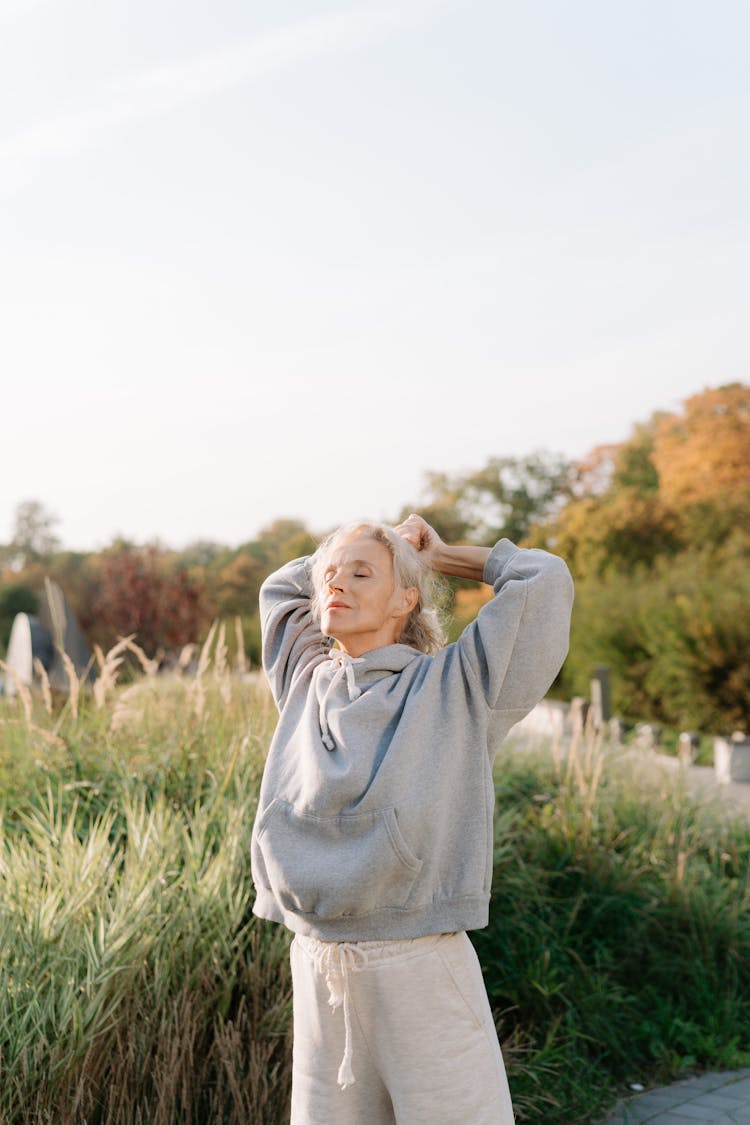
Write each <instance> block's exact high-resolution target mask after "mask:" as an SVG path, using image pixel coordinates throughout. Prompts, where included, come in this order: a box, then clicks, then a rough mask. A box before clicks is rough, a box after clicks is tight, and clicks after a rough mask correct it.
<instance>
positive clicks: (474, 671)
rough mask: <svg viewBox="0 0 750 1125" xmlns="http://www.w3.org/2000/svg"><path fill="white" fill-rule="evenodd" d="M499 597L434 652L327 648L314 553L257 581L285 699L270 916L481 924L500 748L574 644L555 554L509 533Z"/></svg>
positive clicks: (276, 741)
mask: <svg viewBox="0 0 750 1125" xmlns="http://www.w3.org/2000/svg"><path fill="white" fill-rule="evenodd" d="M484 578H485V581H486V582H488V583H490V584H491V585H492V586H493V588H494V597H493V599H492V600H491V601H490V602H488V603H487V604H486V605H485V606H483V607H482V609H481V610H480V612H479V615H478V617H477V618H476V620H475V621H473V622H472V623H471V624H470V625H469V626H467V628H466V629H465V630H464V632H463V633H462V634H461V637H460V638H459V640H458V641H457V642H456V643H455V644H450V645H447V646H446V648H444V649H442V650H441V651H440V652H439V653H437V655H435V656H427V655H425V654H424V653H421V652H418V651H417V650H416V649H413V648H411V647H409V646H408V645H402V644H394V645H387V646H385V647H383V648H378V649H373V650H372V651H371V652H368V653H366V654H365V655H364V656H362V657H359V658H358V659H352V658H351V657H349V656H347V655H345V654H344V653H342V652H339V651H337V650H335V649H334V650H330V649H329V647H328V644H327V641H326V639H325V638H324V637H323V636H322V634H321V632H320V629H319V627H318V625H317V623H316V622H315V621H313V619H312V616H311V612H310V594H311V586H310V560H309V559H298V560H296V561H295V562H291V563H288V564H287V565H286V566H284V567H282V568H281V570H279V571H277V572H276V574H273V575H271V577H270V578H268V579H267V581H266V582H265V583H264V585H263V588H262V590H261V597H260V604H261V619H262V626H263V664H264V668H265V670H266V674H267V676H268V680H269V683H270V686H271V691H272V692H273V696H274V699H275V700H276V703H277V706H278V708H279V711H280V717H279V723H278V726H277V729H276V733H275V735H274V738H273V741H272V743H271V747H270V750H269V753H268V759H267V761H266V766H265V771H264V774H263V781H262V784H261V789H260V798H259V804H258V814H257V817H256V821H255V827H254V830H253V841H252V872H253V879H254V882H255V889H256V899H255V905H254V908H253V909H254V912H255V913H256V914H257V915H259V916H260V917H261V918H269V919H272V920H273V921H275V922H283V923H284V924H285V925H286V926H287V927H288V928H289V929H290V930H293V931H294V932H296V933H300V934H308V935H311V936H313V937H317V938H320V939H322V940H324V941H375V940H387V939H397V938H411V937H421V936H423V935H425V934H432V933H443V932H451V931H456V930H468V929H477V928H479V927H481V926H485V925H486V924H487V920H488V908H489V897H490V884H491V880H492V845H493V836H492V819H493V810H494V800H495V795H494V786H493V780H492V762H493V758H494V755H495V752H496V750H497V748H498V746H499V744H500V742H501V741H502V739H503V738H504V737H505V735H506V734H507V733H508V730H509V729H510V727H511V726H512V725H513V724H514V723H516V722H518V720H519V719H521V718H522V717H523V716H524V715H525V714H526V713H527V712H528V711H530V710H531V708H532V707H533V706H534V705H535V704H536V703H537V702H538V701H539V700H540V699H541V698H542V697H543V695H544V694H545V692H546V691H547V689H548V688H549V686H550V684H551V683H552V681H553V679H554V677H555V676H556V674H557V672H558V670H559V668H560V666H561V664H562V662H563V660H564V658H565V654H566V652H567V647H568V629H569V623H570V610H571V605H572V600H573V584H572V581H571V578H570V575H569V573H568V569H567V567H566V566H565V563H564V562H563V561H562V559H560V558H557V556H555V555H550V554H548V553H547V552H545V551H539V550H521V549H520V548H518V547H516V546H514V545H513V544H512V543H511V542H509V541H508V540H507V539H502V540H501V541H500V542H499V543H498V544H496V546H495V547H494V548H493V549H492V552H491V553H490V556H489V558H488V560H487V564H486V566H485V572H484Z"/></svg>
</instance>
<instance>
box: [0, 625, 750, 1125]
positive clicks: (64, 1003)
mask: <svg viewBox="0 0 750 1125" xmlns="http://www.w3.org/2000/svg"><path fill="white" fill-rule="evenodd" d="M131 641H132V639H131ZM127 650H128V645H127V644H126V645H124V647H123V648H121V649H119V650H117V651H116V652H114V655H113V653H112V651H111V652H110V653H109V654H106V655H105V654H101V658H100V660H99V664H100V668H101V669H102V670H103V669H104V668H105V667H107V666H108V671H107V674H106V682H105V684H104V686H103V687H102V688H100V690H99V692H98V694H97V695H96V696H94V694H93V693H91V692H89V691H87V690H80V691H75V689H74V692H72V693H71V695H73V694H74V695H75V706H74V705H73V703H72V701H71V697H70V696H69V697H68V698H67V699H66V700H59V699H58V700H55V701H54V705H53V706H51V707H50V706H49V699H48V698H47V697H46V693H45V694H42V693H40V694H39V695H37V694H34V695H33V696H28V697H24V698H19V697H16V698H14V699H5V700H4V701H2V703H1V704H0V1125H16V1123H18V1125H31V1123H32V1122H34V1123H43V1122H45V1123H46V1122H50V1123H52V1122H55V1123H62V1125H74V1123H75V1125H114V1123H118V1125H147V1123H148V1125H167V1123H170V1125H171V1123H173V1122H177V1121H179V1122H181V1123H183V1122H184V1123H186V1125H198V1123H199V1122H200V1123H204V1122H212V1123H213V1122H217V1123H223V1122H226V1123H237V1125H239V1123H240V1122H242V1123H243V1125H245V1123H248V1122H252V1123H260V1125H266V1123H268V1125H279V1123H280V1122H283V1121H285V1120H287V1119H288V1096H289V1081H290V1031H289V1027H290V1018H289V1017H290V1004H291V987H290V979H289V968H288V957H287V951H288V935H286V934H285V932H284V931H283V930H282V929H281V928H280V927H274V926H267V925H265V924H262V923H260V922H259V921H258V920H257V919H255V918H254V917H253V915H252V913H251V906H252V898H253V889H252V885H251V882H250V873H249V854H250V834H251V830H252V822H253V817H254V814H255V807H256V800H257V793H258V785H259V781H260V775H261V771H262V765H263V760H264V756H265V750H266V747H267V745H268V741H269V739H270V735H271V732H272V727H273V723H274V720H275V714H274V711H273V708H272V705H271V703H270V700H269V697H268V695H267V693H266V692H265V691H263V690H262V689H260V688H259V687H256V686H254V685H253V684H251V683H247V682H246V681H244V680H240V679H239V678H237V677H233V676H232V675H231V674H230V670H229V668H228V665H227V654H226V642H225V637H224V634H223V632H222V631H221V630H220V629H218V628H217V629H216V630H214V631H213V633H212V635H211V638H210V640H209V642H207V645H206V646H204V648H203V650H202V652H201V654H200V659H199V661H198V678H197V680H196V679H193V680H183V679H181V678H180V677H179V676H176V677H174V678H173V679H163V678H161V677H158V676H155V675H154V674H153V669H152V668H149V667H147V666H146V664H144V662H143V660H141V661H140V663H141V666H142V669H143V672H144V675H142V676H141V677H140V678H138V679H136V680H135V681H134V682H133V683H131V684H129V685H127V686H119V685H118V683H117V678H118V672H119V668H120V663H118V660H119V657H120V656H122V655H123V654H124V652H125V651H127ZM130 651H132V648H131V649H130ZM135 655H136V656H137V655H138V654H137V653H136V654H135ZM139 659H140V658H139ZM496 781H497V796H498V812H497V823H496V845H495V879H494V887H493V897H492V910H491V921H490V925H489V927H488V928H487V929H486V930H484V931H480V932H477V933H474V934H473V935H472V938H473V940H474V942H475V945H476V947H477V949H478V951H479V954H480V959H481V962H482V965H483V969H484V973H485V978H486V982H487V986H488V991H489V993H490V997H491V1000H492V1003H493V1006H494V1009H495V1014H496V1017H497V1024H498V1031H499V1034H500V1036H501V1039H502V1041H503V1045H504V1050H505V1054H506V1061H507V1064H508V1072H509V1078H510V1083H511V1090H512V1094H513V1098H514V1104H515V1107H516V1113H517V1118H518V1120H519V1122H545V1123H549V1125H575V1123H577V1122H581V1123H584V1122H590V1121H596V1120H597V1119H598V1117H600V1116H601V1114H602V1113H603V1112H604V1110H605V1109H606V1107H607V1105H608V1104H609V1103H610V1102H611V1101H613V1100H614V1098H615V1096H616V1092H617V1090H618V1088H619V1087H621V1086H623V1085H625V1084H627V1083H628V1082H633V1081H639V1082H642V1083H647V1082H649V1081H650V1080H656V1079H663V1078H666V1077H669V1076H671V1075H674V1074H677V1073H680V1072H683V1071H684V1070H686V1069H691V1068H694V1067H702V1066H721V1065H728V1066H734V1065H737V1064H738V1063H740V1062H746V1061H748V1060H747V1055H746V1054H745V1051H746V1045H747V1044H748V1043H750V910H749V909H748V907H749V905H750V902H749V894H748V888H749V876H748V871H749V870H750V862H749V861H750V832H749V831H748V828H747V826H746V825H745V824H744V823H736V822H731V821H729V820H727V818H726V816H725V815H724V811H723V810H722V809H721V808H719V807H716V806H707V805H706V806H699V805H696V804H695V803H694V802H691V800H690V799H689V798H688V796H687V795H686V793H685V792H684V790H683V788H682V787H681V786H680V784H679V780H676V779H675V775H674V774H661V773H659V772H658V770H656V769H655V767H654V766H653V765H652V764H650V759H649V758H648V757H647V756H644V755H640V756H639V755H628V754H623V753H621V752H617V751H614V750H611V749H609V748H607V747H606V746H604V745H602V744H601V742H600V740H598V739H597V738H596V737H595V736H593V735H584V736H583V737H581V738H580V739H579V740H577V741H574V742H573V744H572V745H570V746H566V747H541V748H538V749H537V750H529V749H523V750H522V749H518V748H514V747H513V745H512V744H509V745H508V747H507V748H506V749H504V750H502V751H501V754H500V756H499V758H498V765H497V771H496Z"/></svg>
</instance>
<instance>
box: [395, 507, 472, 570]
mask: <svg viewBox="0 0 750 1125" xmlns="http://www.w3.org/2000/svg"><path fill="white" fill-rule="evenodd" d="M394 531H396V532H397V533H398V534H399V535H403V537H404V539H406V541H407V542H408V543H411V545H412V547H413V548H414V549H415V551H419V552H420V554H423V555H424V556H425V562H426V563H427V565H428V566H429V567H430V569H431V570H436V571H437V572H438V574H452V575H454V576H455V577H456V578H471V579H472V580H473V581H475V582H482V581H484V566H485V563H486V562H487V558H488V556H489V553H490V551H489V547H470V546H459V547H450V546H448V544H447V543H444V542H443V540H442V539H441V538H440V536H439V535H438V533H437V532H436V531H435V528H434V527H430V525H429V524H428V522H427V520H423V519H422V517H421V516H418V515H417V514H416V513H415V512H412V514H411V515H410V516H407V517H406V519H405V520H404V522H403V523H400V524H399V525H398V527H395V528H394Z"/></svg>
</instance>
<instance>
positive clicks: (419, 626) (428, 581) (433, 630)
mask: <svg viewBox="0 0 750 1125" xmlns="http://www.w3.org/2000/svg"><path fill="white" fill-rule="evenodd" d="M344 539H374V540H375V541H376V542H378V543H382V544H383V546H385V547H387V548H388V550H389V551H390V553H391V558H392V559H393V576H394V578H395V580H396V585H397V586H398V587H400V588H401V589H408V588H409V587H412V586H413V587H416V589H417V591H418V594H419V596H418V598H417V604H416V605H415V607H414V609H413V610H412V611H411V613H410V614H409V616H408V617H407V618H406V621H405V622H404V627H403V629H402V631H401V636H400V637H399V638H398V640H399V643H400V644H403V645H411V646H412V648H416V649H419V651H420V652H426V653H428V654H432V653H434V652H438V651H439V649H441V648H442V647H443V645H444V644H445V639H446V638H445V631H444V629H443V626H442V624H441V621H440V615H439V613H438V609H437V608H436V603H437V601H438V599H439V590H440V586H441V583H440V579H439V577H438V575H436V574H435V572H434V571H433V570H431V569H430V567H429V566H427V564H426V563H425V561H424V559H423V557H422V555H420V553H419V551H416V550H415V549H414V547H413V546H412V545H411V543H409V542H407V540H406V539H404V537H403V536H402V535H399V534H398V532H396V531H394V530H393V528H392V527H388V525H387V524H383V523H350V524H345V525H344V526H343V527H340V528H339V529H338V530H337V531H334V532H333V533H332V534H331V535H329V536H328V538H327V539H324V540H323V542H322V543H321V544H320V546H319V547H318V549H317V551H316V552H315V554H314V555H313V557H312V584H313V595H312V611H313V617H314V618H315V620H316V621H319V620H320V613H321V605H320V601H321V596H322V594H323V590H324V588H325V583H324V581H323V575H324V574H325V571H326V567H327V566H328V560H329V558H330V556H331V552H332V551H333V549H334V548H335V547H336V545H337V544H338V543H340V542H341V541H342V540H344Z"/></svg>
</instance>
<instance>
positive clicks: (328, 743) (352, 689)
mask: <svg viewBox="0 0 750 1125" xmlns="http://www.w3.org/2000/svg"><path fill="white" fill-rule="evenodd" d="M329 659H330V660H333V661H334V663H337V664H338V668H337V669H336V671H335V672H334V673H333V675H332V676H331V680H330V683H329V684H328V687H327V688H326V690H325V692H324V694H323V698H322V699H321V701H320V707H319V709H318V722H319V724H320V737H321V738H322V740H323V745H324V746H325V748H326V750H335V749H336V743H335V742H334V741H333V738H332V737H331V732H330V730H329V727H328V716H327V714H326V708H327V706H328V697H329V696H330V694H331V693H332V692H333V691H334V690H335V688H336V685H337V684H339V683H340V682H341V680H343V679H344V678H346V686H347V690H348V692H349V699H350V700H351V702H354V700H355V699H359V697H360V695H361V694H362V689H361V688H360V687H358V686H357V681H356V680H355V678H354V665H355V664H361V663H362V661H363V660H364V657H363V656H357V657H352V656H349V654H348V653H346V652H338V651H335V652H331V653H329Z"/></svg>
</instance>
